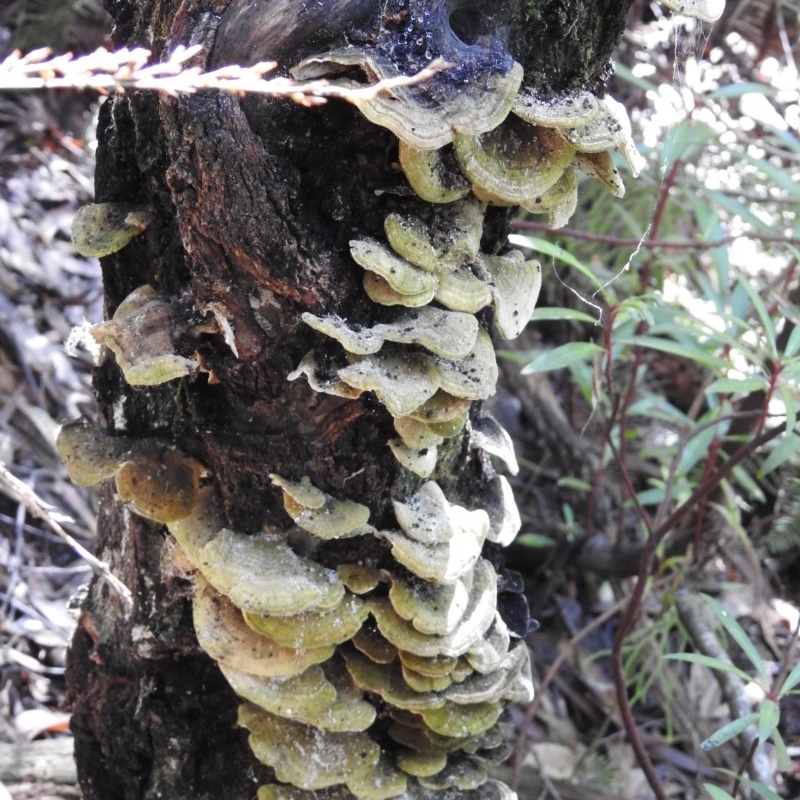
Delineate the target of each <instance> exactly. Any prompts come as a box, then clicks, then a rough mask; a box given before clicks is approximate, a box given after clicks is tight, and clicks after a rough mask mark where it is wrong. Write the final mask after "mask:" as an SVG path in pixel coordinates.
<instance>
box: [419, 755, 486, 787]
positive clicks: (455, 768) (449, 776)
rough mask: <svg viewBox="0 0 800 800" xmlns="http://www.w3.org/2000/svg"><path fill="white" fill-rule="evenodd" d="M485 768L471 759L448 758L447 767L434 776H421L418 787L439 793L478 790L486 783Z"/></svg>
mask: <svg viewBox="0 0 800 800" xmlns="http://www.w3.org/2000/svg"><path fill="white" fill-rule="evenodd" d="M486 778H487V774H486V767H484V766H483V764H481V763H479V762H478V761H477V760H476V759H473V758H463V757H462V758H458V757H456V758H450V759H448V762H447V766H445V767H444V768H443V769H441V770H440V771H439V772H437V773H436V774H435V775H430V776H423V777H421V778H420V779H419V783H420V786H424V787H425V788H426V789H432V790H433V791H434V792H441V791H444V790H447V789H460V790H462V791H469V790H471V789H478V788H479V787H481V786H483V784H484V783H485V782H486Z"/></svg>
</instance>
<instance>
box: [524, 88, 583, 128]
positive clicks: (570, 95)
mask: <svg viewBox="0 0 800 800" xmlns="http://www.w3.org/2000/svg"><path fill="white" fill-rule="evenodd" d="M511 110H512V112H513V113H514V114H516V115H517V116H518V117H520V118H521V119H524V120H525V122H528V123H530V124H531V125H538V126H541V127H544V128H575V127H579V126H581V125H586V124H587V123H588V122H590V121H591V120H592V119H593V118H594V117H595V116H596V115H597V99H596V98H595V96H594V95H593V94H591V93H590V92H586V91H573V92H562V93H560V94H556V95H555V96H553V97H550V98H545V97H543V96H542V95H540V94H538V93H537V92H536V90H535V89H532V88H530V87H526V88H524V89H521V90H520V91H519V92H517V96H516V99H515V100H514V106H513V107H512V109H511Z"/></svg>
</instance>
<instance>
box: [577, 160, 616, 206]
mask: <svg viewBox="0 0 800 800" xmlns="http://www.w3.org/2000/svg"><path fill="white" fill-rule="evenodd" d="M574 163H575V165H576V166H577V167H578V168H579V169H580V170H581V171H582V172H583V173H584V174H586V175H588V176H589V177H590V178H597V179H598V180H599V181H600V182H601V183H602V184H603V186H605V187H606V189H608V191H609V192H611V194H613V195H614V197H624V196H625V184H624V183H623V182H622V178H621V176H620V174H619V170H618V169H617V167H616V165H615V164H614V158H613V156H612V155H611V151H610V150H602V151H601V152H599V153H575V162H574Z"/></svg>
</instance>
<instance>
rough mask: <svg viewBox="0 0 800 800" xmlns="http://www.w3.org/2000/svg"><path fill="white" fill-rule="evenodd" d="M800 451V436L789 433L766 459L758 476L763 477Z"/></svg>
mask: <svg viewBox="0 0 800 800" xmlns="http://www.w3.org/2000/svg"><path fill="white" fill-rule="evenodd" d="M797 453H800V436H798V435H797V434H796V433H787V434H786V436H784V437H783V439H781V441H780V442H779V443H778V444H777V445H775V447H774V448H773V449H772V451H771V452H770V454H769V455H768V456H767V459H766V461H764V463H763V464H762V465H761V467H760V468H759V470H758V477H759V478H763V477H764V476H765V475H768V474H769V473H770V472H772V471H773V470H774V469H777V468H778V467H780V466H781V464H785V463H786V462H787V461H788V460H789V459H790V458H792V456H795V455H797Z"/></svg>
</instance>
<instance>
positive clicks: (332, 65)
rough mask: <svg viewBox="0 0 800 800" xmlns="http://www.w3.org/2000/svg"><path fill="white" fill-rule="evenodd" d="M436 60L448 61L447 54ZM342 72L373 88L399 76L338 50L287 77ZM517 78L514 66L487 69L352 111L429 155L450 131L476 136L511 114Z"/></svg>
mask: <svg viewBox="0 0 800 800" xmlns="http://www.w3.org/2000/svg"><path fill="white" fill-rule="evenodd" d="M445 30H446V29H445V28H444V27H443V28H442V29H441V32H440V29H439V26H437V29H436V31H437V34H439V33H441V35H446V33H445ZM444 41H445V42H446V43H448V44H449V45H451V46H452V45H453V43H458V42H459V40H458V39H457V38H456V37H454V36H449V37H447V38H446V39H445V40H444ZM460 46H463V45H460ZM441 55H442V57H444V59H445V60H449V59H448V52H447V50H443V52H442V53H441ZM452 58H453V59H455V60H458V53H453V55H452ZM498 66H499V65H498ZM343 67H360V68H361V69H362V70H363V71H364V73H365V74H366V76H367V78H368V80H369V81H370V82H373V83H374V82H376V81H379V80H384V79H386V78H397V77H399V76H400V75H401V73H400V72H399V70H398V67H397V66H396V65H395V64H393V63H392V61H391V60H389V59H388V58H385V57H384V56H382V55H380V54H379V53H376V52H374V51H370V50H368V49H365V48H361V47H344V48H339V49H337V50H330V51H328V52H326V53H322V54H320V55H316V56H312V57H310V58H306V59H305V60H303V61H301V62H300V63H299V64H298V65H297V66H295V67H293V68H292V70H291V73H292V75H293V77H295V78H296V79H298V80H309V79H313V78H319V77H329V76H331V75H335V74H336V73H337V72H339V71H341V69H342V68H343ZM522 76H523V70H522V67H521V66H520V65H519V64H517V63H512V64H511V65H510V68H508V69H500V68H491V67H489V66H488V65H487V67H486V68H485V69H484V70H482V72H481V74H475V75H473V78H472V79H471V80H470V81H468V82H463V81H462V82H460V83H458V84H457V85H452V84H450V83H449V81H447V82H445V83H443V82H442V81H438V82H437V81H434V82H433V83H434V89H433V91H434V92H435V94H434V95H433V96H429V95H428V89H427V88H426V82H425V81H423V82H421V83H420V84H418V85H408V86H395V87H393V88H392V91H391V93H390V94H388V95H386V96H384V95H382V94H378V95H376V96H375V97H373V98H370V99H369V100H366V101H365V102H362V103H359V106H358V107H359V110H360V111H361V113H362V114H363V115H364V116H365V117H366V118H367V119H368V120H369V121H370V122H373V123H374V124H376V125H380V126H382V127H384V128H388V129H389V130H390V131H392V133H394V134H395V135H396V136H397V137H398V138H399V139H400V140H401V141H403V142H406V143H407V144H410V145H411V146H412V147H416V148H418V149H420V150H433V149H436V148H439V147H443V146H444V145H446V144H448V143H449V142H451V141H453V135H454V132H456V131H465V132H469V133H480V132H482V131H487V130H491V129H492V128H494V127H495V126H496V125H498V124H499V123H500V122H501V121H502V120H503V119H505V117H506V116H507V115H508V112H509V111H510V110H511V106H512V105H513V103H514V98H515V97H516V94H517V90H518V89H519V87H520V84H521V83H522ZM437 83H438V85H437ZM337 84H339V85H341V86H343V87H344V88H357V87H359V86H360V84H358V83H357V82H356V81H353V80H352V79H346V78H340V79H338V80H337ZM445 90H446V91H445Z"/></svg>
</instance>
